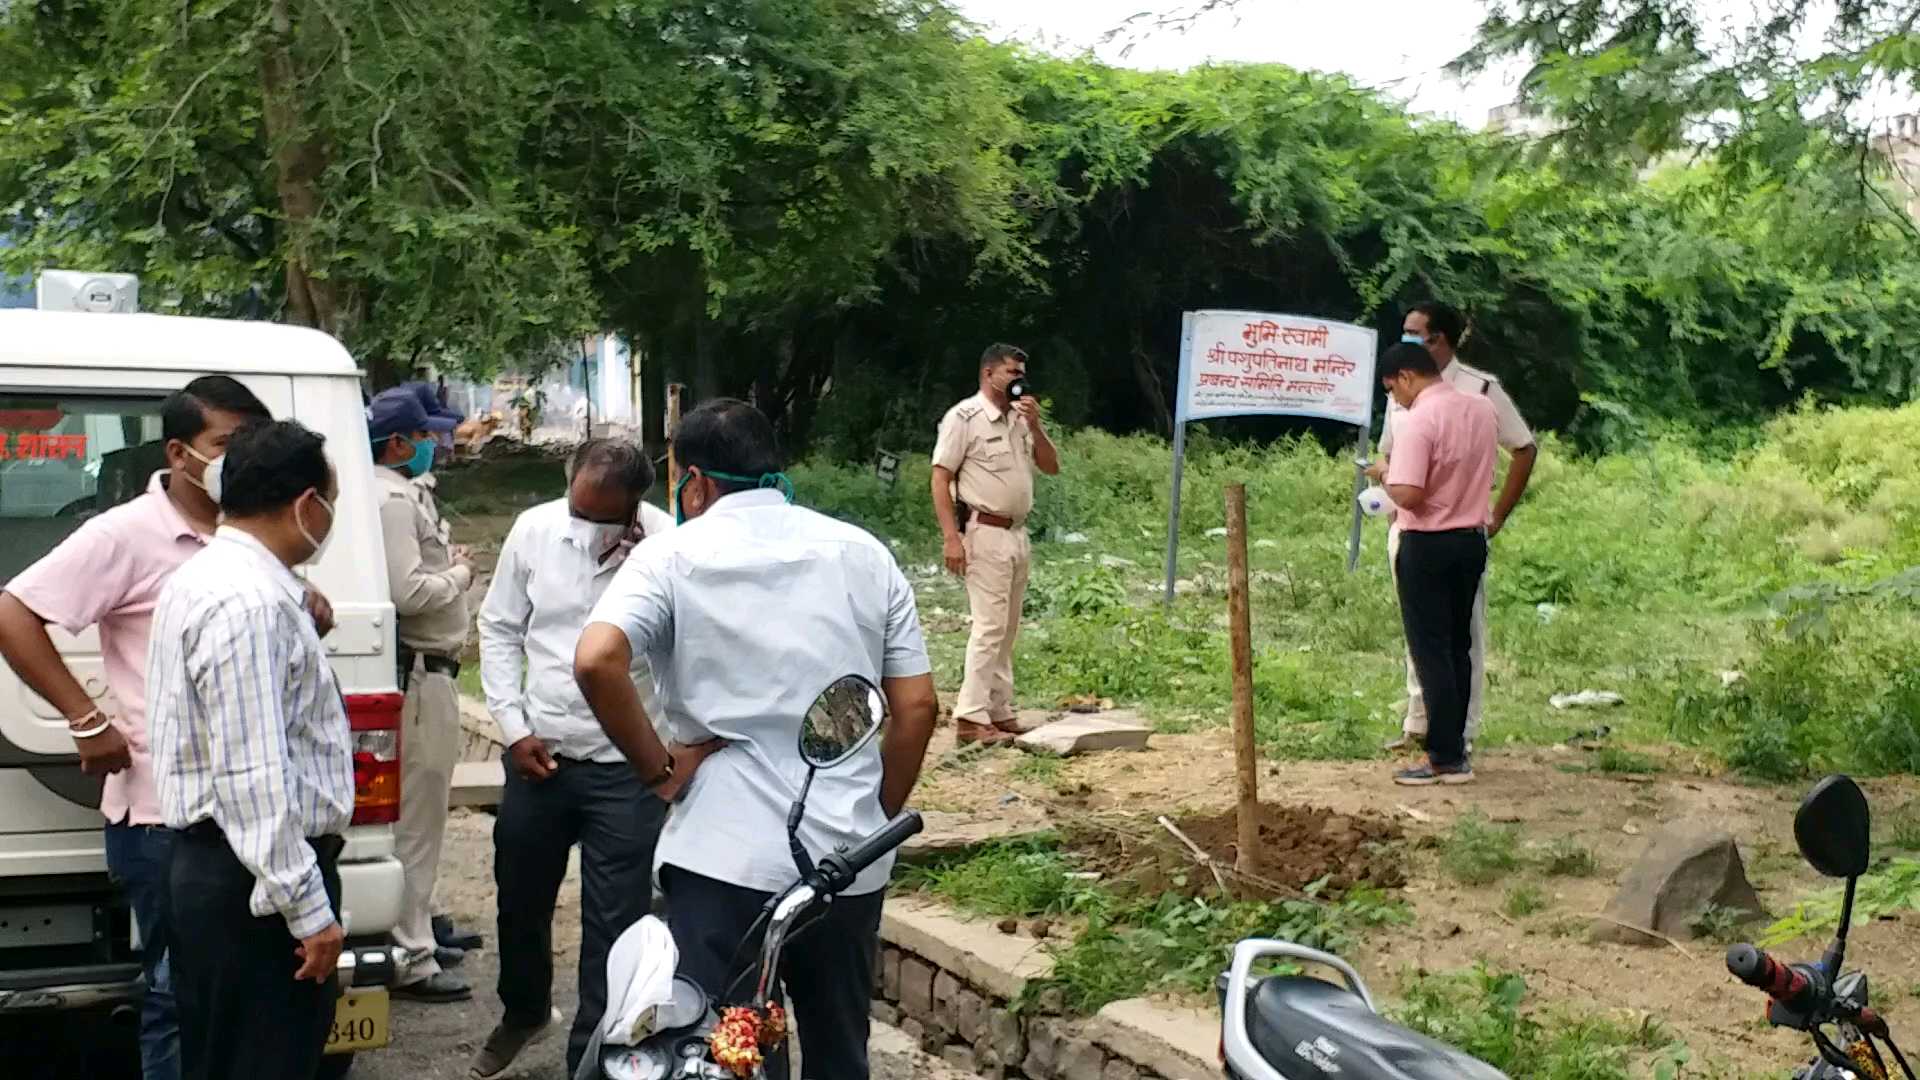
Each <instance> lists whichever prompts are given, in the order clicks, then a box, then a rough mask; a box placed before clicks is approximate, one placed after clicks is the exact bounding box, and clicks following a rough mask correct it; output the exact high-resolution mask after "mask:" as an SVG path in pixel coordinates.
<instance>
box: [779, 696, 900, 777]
mask: <svg viewBox="0 0 1920 1080" xmlns="http://www.w3.org/2000/svg"><path fill="white" fill-rule="evenodd" d="M886 722H887V699H886V698H885V697H884V696H883V695H882V694H881V693H880V688H879V687H877V686H875V685H873V683H872V682H871V681H869V680H868V679H865V678H863V677H861V676H859V675H843V676H841V677H840V678H838V679H835V680H834V681H833V685H831V686H829V687H827V688H826V689H825V690H822V691H821V692H820V696H819V697H817V698H815V699H814V702H813V705H812V707H810V708H808V709H807V715H806V719H805V721H804V722H803V723H802V724H801V725H800V756H801V757H802V758H804V759H805V760H806V762H807V764H808V765H811V766H813V767H814V768H816V769H831V768H833V767H834V766H835V765H838V764H840V763H841V762H843V761H845V760H847V759H848V758H850V757H852V756H853V755H855V754H857V753H859V752H860V751H861V750H862V749H863V748H865V747H866V745H867V743H868V742H870V741H872V739H873V737H874V736H875V735H878V734H880V729H881V727H883V726H884V725H885V724H886Z"/></svg>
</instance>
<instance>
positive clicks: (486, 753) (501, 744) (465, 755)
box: [460, 694, 507, 761]
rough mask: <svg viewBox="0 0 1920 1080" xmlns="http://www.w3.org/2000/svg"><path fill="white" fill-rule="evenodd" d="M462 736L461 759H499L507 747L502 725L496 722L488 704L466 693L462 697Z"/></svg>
mask: <svg viewBox="0 0 1920 1080" xmlns="http://www.w3.org/2000/svg"><path fill="white" fill-rule="evenodd" d="M460 736H461V743H462V745H461V747H460V760H461V761H487V760H491V759H497V758H498V757H499V756H500V754H501V753H502V752H503V751H505V750H506V748H507V747H506V743H505V740H503V739H502V738H501V736H500V725H499V724H496V723H494V720H493V716H492V715H491V714H489V713H488V712H487V706H486V705H485V704H484V703H482V702H480V701H476V700H475V699H473V698H470V697H467V696H466V695H464V694H463V695H461V697H460Z"/></svg>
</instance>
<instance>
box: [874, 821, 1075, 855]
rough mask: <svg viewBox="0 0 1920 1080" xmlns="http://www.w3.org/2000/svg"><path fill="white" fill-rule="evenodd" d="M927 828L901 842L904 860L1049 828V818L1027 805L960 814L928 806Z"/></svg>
mask: <svg viewBox="0 0 1920 1080" xmlns="http://www.w3.org/2000/svg"><path fill="white" fill-rule="evenodd" d="M920 816H921V817H922V818H923V819H924V820H925V823H926V824H925V828H923V829H921V830H920V832H919V833H918V834H916V835H914V836H912V837H909V838H908V839H907V842H906V843H904V844H902V845H900V850H899V858H900V861H901V862H905V863H917V862H926V861H927V860H929V859H933V858H936V857H940V856H948V855H962V854H965V853H967V852H969V851H972V850H974V849H975V848H978V847H980V846H982V845H984V844H989V843H992V842H994V841H998V840H1011V839H1015V838H1017V837H1022V836H1032V835H1035V834H1037V833H1041V832H1045V831H1046V830H1047V829H1048V827H1049V826H1048V822H1047V821H1046V819H1045V818H1043V817H1040V816H1039V815H1037V814H1034V813H1030V812H1027V811H1025V810H1024V809H1022V810H1020V811H1019V812H1013V811H1010V810H1003V811H1002V812H996V813H992V814H956V813H946V812H942V811H939V810H928V811H925V812H923V813H922V814H921V815H920Z"/></svg>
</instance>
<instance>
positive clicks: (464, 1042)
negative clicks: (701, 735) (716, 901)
mask: <svg viewBox="0 0 1920 1080" xmlns="http://www.w3.org/2000/svg"><path fill="white" fill-rule="evenodd" d="M492 820H493V819H492V818H491V817H489V816H488V815H485V814H482V813H477V812H466V811H463V812H456V813H455V815H454V816H453V818H452V820H451V821H449V823H448V829H447V847H446V851H445V853H444V854H443V855H442V857H441V865H442V874H441V888H440V900H441V904H442V905H443V906H444V907H446V908H448V909H450V910H452V911H453V913H454V915H455V917H456V918H457V919H459V920H460V921H461V922H462V923H463V924H465V925H468V926H471V927H473V928H475V929H478V930H480V931H481V932H482V933H484V934H486V936H487V939H488V945H489V947H488V948H485V949H482V950H480V951H479V952H476V953H473V954H471V955H470V956H469V957H468V958H467V960H466V962H465V963H464V964H462V965H461V966H460V967H459V968H458V969H457V970H458V972H459V973H460V974H461V975H464V976H466V978H467V979H468V980H469V981H470V982H472V983H473V985H474V989H475V994H474V998H473V1000H471V1001H467V1002H462V1003H459V1004H455V1005H419V1004H414V1003H411V1002H395V1003H394V1007H393V1044H392V1045H391V1046H389V1047H387V1048H386V1049H384V1050H380V1051H377V1052H375V1053H371V1054H365V1055H362V1056H361V1058H360V1059H359V1060H358V1061H356V1062H355V1063H354V1068H353V1071H352V1073H351V1076H352V1078H353V1080H466V1077H467V1069H468V1067H469V1065H471V1063H472V1061H473V1055H474V1053H475V1052H476V1050H477V1049H478V1047H479V1045H480V1043H481V1042H482V1041H484V1040H485V1039H486V1037H487V1032H489V1031H490V1030H492V1028H493V1024H494V1021H496V1020H498V1019H499V1015H500V1006H499V1001H498V999H497V998H496V997H495V996H494V983H495V980H496V978H497V977H498V972H499V967H498V960H497V958H496V956H495V954H494V952H493V950H492V948H491V945H492V938H493V920H494V912H493V882H492V873H493V846H492V842H491V837H490V835H489V831H490V829H491V827H492ZM579 906H580V886H579V877H578V866H577V865H576V866H575V867H574V868H572V870H570V872H569V873H568V876H567V882H566V884H565V885H564V886H562V888H561V891H560V912H559V914H558V915H557V916H556V918H555V920H554V954H555V955H554V969H555V977H554V988H553V991H554V1004H555V1005H556V1006H557V1007H558V1008H559V1009H560V1010H561V1012H562V1013H563V1014H565V1016H566V1017H567V1023H569V1024H571V1023H572V1019H573V1006H574V1000H575V994H574V987H575V985H576V974H575V957H577V956H578V955H579V954H578V952H577V948H578V945H579V941H580V917H579ZM873 1047H874V1059H873V1080H963V1078H965V1077H967V1076H968V1075H969V1074H966V1073H961V1072H957V1071H955V1070H953V1069H950V1068H948V1067H946V1066H944V1065H942V1064H941V1063H939V1062H937V1061H934V1060H933V1059H931V1058H928V1057H927V1056H925V1055H923V1054H920V1053H919V1052H918V1051H917V1050H915V1049H914V1047H913V1046H912V1045H911V1043H910V1042H909V1041H908V1040H907V1038H906V1036H904V1035H902V1034H900V1033H899V1032H897V1031H894V1030H893V1029H891V1028H887V1029H879V1028H876V1030H875V1032H874V1039H873ZM565 1055H566V1046H565V1039H564V1037H563V1036H562V1035H560V1034H559V1033H556V1034H555V1035H554V1036H552V1037H550V1038H549V1039H548V1040H547V1041H545V1042H543V1043H541V1044H539V1045H538V1046H535V1047H533V1048H532V1049H530V1050H528V1051H527V1053H526V1055H525V1056H524V1057H523V1058H522V1059H521V1061H520V1063H519V1064H518V1066H517V1068H516V1071H515V1072H514V1073H513V1074H511V1075H513V1076H514V1077H516V1078H518V1080H567V1077H566V1075H565V1074H566V1056H565Z"/></svg>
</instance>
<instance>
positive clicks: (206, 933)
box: [168, 825, 341, 1080]
mask: <svg viewBox="0 0 1920 1080" xmlns="http://www.w3.org/2000/svg"><path fill="white" fill-rule="evenodd" d="M308 843H309V844H310V845H311V846H312V847H313V850H314V854H315V855H316V856H317V857H318V858H319V861H320V875H321V877H323V878H324V879H325V880H326V885H327V899H328V901H329V902H330V903H331V905H332V907H333V911H334V915H335V917H338V915H339V912H340V874H339V871H338V869H337V868H336V865H335V864H336V863H337V861H338V860H339V858H340V847H341V841H340V838H339V837H337V836H328V837H321V838H320V839H317V840H310V841H308ZM168 883H169V885H170V896H169V898H168V899H169V902H170V903H171V905H172V906H171V912H170V914H171V917H172V921H173V925H172V929H171V932H170V933H171V936H170V938H169V941H168V946H169V949H170V951H169V953H168V957H169V963H170V964H171V966H172V968H173V994H174V1000H175V1002H176V1004H177V1007H178V1009H179V1018H180V1066H181V1067H180V1074H181V1076H182V1077H183V1078H184V1080H312V1077H313V1076H314V1075H315V1073H316V1072H318V1070H319V1068H320V1051H321V1049H322V1048H323V1047H324V1046H325V1045H326V1042H327V1032H328V1031H329V1030H330V1029H331V1027H332V1025H333V1003H334V1000H335V998H336V997H338V996H339V984H338V983H337V982H336V981H335V980H333V979H328V980H327V981H326V982H324V983H314V982H298V981H295V980H294V977H293V973H294V972H295V971H296V970H298V969H299V966H300V962H299V959H298V958H297V957H296V956H295V955H294V948H295V946H297V945H298V944H299V942H298V941H297V940H296V939H295V938H294V936H293V933H292V931H290V930H288V929H287V921H286V920H285V919H284V918H281V917H280V916H279V915H267V916H256V915H254V914H253V913H252V911H251V910H249V908H248V906H247V904H248V898H249V897H250V896H251V894H252V892H253V886H254V879H253V874H252V873H251V872H250V871H249V870H248V869H247V868H246V867H245V866H242V865H241V863H240V860H239V859H238V858H236V857H235V856H234V854H233V849H232V848H230V847H228V846H227V839H226V837H225V836H224V835H222V834H221V833H220V831H219V830H218V829H214V828H211V827H208V826H204V825H202V826H197V827H195V828H193V829H188V830H182V831H178V832H175V833H174V836H173V863H172V866H171V867H170V868H169V870H168Z"/></svg>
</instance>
